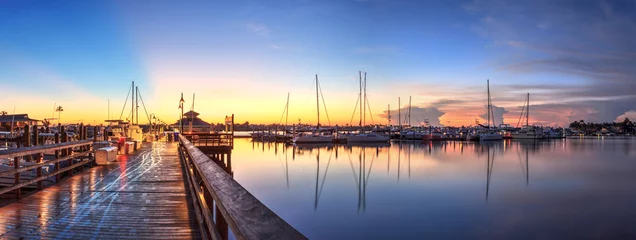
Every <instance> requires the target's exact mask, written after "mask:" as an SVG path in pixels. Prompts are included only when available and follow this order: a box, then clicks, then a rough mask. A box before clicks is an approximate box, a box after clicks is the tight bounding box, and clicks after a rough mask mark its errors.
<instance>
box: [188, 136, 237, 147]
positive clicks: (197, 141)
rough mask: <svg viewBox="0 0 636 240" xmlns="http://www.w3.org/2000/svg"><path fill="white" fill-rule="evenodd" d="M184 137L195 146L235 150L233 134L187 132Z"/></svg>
mask: <svg viewBox="0 0 636 240" xmlns="http://www.w3.org/2000/svg"><path fill="white" fill-rule="evenodd" d="M182 135H183V136H185V137H186V139H188V141H190V142H191V143H192V144H194V145H195V146H205V147H229V148H230V149H232V148H234V134H233V133H215V132H212V133H208V132H192V133H187V132H186V133H183V134H182Z"/></svg>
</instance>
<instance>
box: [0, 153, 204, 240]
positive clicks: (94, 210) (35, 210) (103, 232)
mask: <svg viewBox="0 0 636 240" xmlns="http://www.w3.org/2000/svg"><path fill="white" fill-rule="evenodd" d="M177 149H178V147H177V144H176V143H165V142H155V143H147V144H144V146H143V147H142V148H141V149H140V150H138V151H137V152H136V153H135V154H133V155H126V156H119V157H118V160H119V161H118V162H117V163H116V164H113V165H109V166H104V167H95V168H92V169H90V170H87V171H85V172H82V173H79V174H77V175H75V176H73V177H71V178H69V179H66V180H64V181H62V182H60V183H59V184H56V185H54V186H51V187H49V188H46V189H44V190H42V191H39V192H36V193H34V194H32V195H30V196H27V197H24V198H21V199H20V200H18V201H16V202H14V203H11V204H9V205H7V206H4V207H2V208H0V239H21V238H24V239H41V238H46V239H50V238H77V239H105V238H107V239H114V238H117V239H192V238H200V233H199V229H198V225H197V223H196V220H195V219H196V218H195V216H194V213H193V212H192V211H191V210H190V209H192V208H191V207H189V204H190V202H191V201H189V199H188V198H189V196H188V194H187V191H186V190H185V189H186V188H185V186H184V180H183V176H182V168H181V161H179V155H178V152H177Z"/></svg>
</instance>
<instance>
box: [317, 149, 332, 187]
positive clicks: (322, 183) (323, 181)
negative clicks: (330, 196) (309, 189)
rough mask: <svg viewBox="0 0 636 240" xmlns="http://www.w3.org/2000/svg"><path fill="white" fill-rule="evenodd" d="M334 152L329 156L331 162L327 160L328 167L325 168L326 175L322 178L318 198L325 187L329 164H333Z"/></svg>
mask: <svg viewBox="0 0 636 240" xmlns="http://www.w3.org/2000/svg"><path fill="white" fill-rule="evenodd" d="M332 155H333V152H331V154H330V155H329V160H327V167H326V168H325V174H324V175H323V176H322V182H321V183H320V190H319V191H318V198H320V195H322V188H323V187H324V186H325V179H327V172H328V171H329V164H330V163H331V156H332Z"/></svg>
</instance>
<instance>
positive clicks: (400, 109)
mask: <svg viewBox="0 0 636 240" xmlns="http://www.w3.org/2000/svg"><path fill="white" fill-rule="evenodd" d="M398 123H399V124H400V125H399V126H400V131H402V103H401V102H400V97H398Z"/></svg>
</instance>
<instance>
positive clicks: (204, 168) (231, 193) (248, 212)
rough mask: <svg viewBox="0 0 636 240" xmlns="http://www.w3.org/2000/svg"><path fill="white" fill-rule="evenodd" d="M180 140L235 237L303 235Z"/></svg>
mask: <svg viewBox="0 0 636 240" xmlns="http://www.w3.org/2000/svg"><path fill="white" fill-rule="evenodd" d="M180 141H181V143H182V144H183V146H184V147H185V149H186V151H187V153H188V155H189V156H190V158H191V159H192V162H193V163H194V164H193V165H194V167H195V168H196V171H198V172H199V173H200V175H201V176H202V180H203V184H204V186H205V187H206V188H207V189H208V191H209V193H210V194H211V195H212V197H213V198H214V201H215V203H216V205H217V206H218V208H219V210H220V212H221V214H222V215H223V216H224V217H225V220H226V221H227V223H228V225H229V226H230V228H231V229H232V233H234V236H235V237H236V238H237V239H306V237H305V236H303V235H302V234H301V233H300V232H298V230H296V229H295V228H293V227H292V226H291V225H289V224H288V223H287V222H285V220H283V219H282V218H280V217H279V216H278V215H276V213H274V212H273V211H272V210H270V209H269V208H268V207H267V206H265V205H264V204H263V203H261V202H260V201H259V200H258V199H256V197H254V196H253V195H252V194H251V193H250V192H248V191H247V190H246V189H245V188H243V186H241V185H240V184H239V183H238V182H236V181H235V180H234V179H233V178H232V176H230V175H229V174H227V173H226V172H225V171H224V170H223V169H222V168H221V167H220V166H218V165H217V164H216V163H215V162H214V161H213V160H211V159H210V158H209V157H207V156H206V155H205V154H204V153H203V152H202V151H200V150H199V149H198V148H197V147H195V146H194V145H193V144H192V143H190V142H189V141H188V140H187V139H186V138H185V137H183V136H180Z"/></svg>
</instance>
